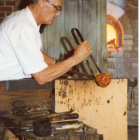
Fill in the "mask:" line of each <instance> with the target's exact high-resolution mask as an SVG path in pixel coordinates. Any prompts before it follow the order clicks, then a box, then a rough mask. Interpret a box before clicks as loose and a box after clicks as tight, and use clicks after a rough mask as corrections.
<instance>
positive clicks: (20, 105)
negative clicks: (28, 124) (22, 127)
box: [12, 100, 48, 116]
mask: <svg viewBox="0 0 140 140" xmlns="http://www.w3.org/2000/svg"><path fill="white" fill-rule="evenodd" d="M13 107H14V109H13V110H12V113H13V114H14V115H19V116H22V115H28V114H29V113H32V114H38V113H39V114H42V113H45V114H47V113H48V109H47V108H42V107H37V108H31V107H29V106H26V105H25V103H24V101H22V100H16V101H14V102H13Z"/></svg>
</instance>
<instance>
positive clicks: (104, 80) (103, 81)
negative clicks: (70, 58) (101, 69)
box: [95, 73, 111, 87]
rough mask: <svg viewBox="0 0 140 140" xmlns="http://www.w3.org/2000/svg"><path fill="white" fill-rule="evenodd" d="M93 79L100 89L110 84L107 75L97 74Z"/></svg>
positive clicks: (109, 78)
mask: <svg viewBox="0 0 140 140" xmlns="http://www.w3.org/2000/svg"><path fill="white" fill-rule="evenodd" d="M95 78H96V81H97V83H98V85H99V86H100V87H106V86H108V85H109V84H110V83H111V77H110V75H109V74H108V73H101V74H97V75H96V76H95Z"/></svg>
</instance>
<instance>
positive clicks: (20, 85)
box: [5, 79, 54, 91]
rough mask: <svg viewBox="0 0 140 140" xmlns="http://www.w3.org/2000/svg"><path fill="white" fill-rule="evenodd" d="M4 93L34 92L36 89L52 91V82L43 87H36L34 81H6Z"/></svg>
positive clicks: (36, 84)
mask: <svg viewBox="0 0 140 140" xmlns="http://www.w3.org/2000/svg"><path fill="white" fill-rule="evenodd" d="M5 88H6V91H14V90H36V89H53V88H54V81H52V82H49V83H46V84H44V85H38V83H37V82H36V81H35V80H34V79H22V80H10V81H6V87H5Z"/></svg>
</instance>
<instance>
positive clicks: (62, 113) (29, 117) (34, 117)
mask: <svg viewBox="0 0 140 140" xmlns="http://www.w3.org/2000/svg"><path fill="white" fill-rule="evenodd" d="M73 111H74V110H72V109H71V110H70V111H66V112H60V113H56V112H54V113H48V114H46V113H42V114H35V115H32V114H31V115H30V114H29V115H27V116H26V117H27V119H36V118H43V117H49V118H50V117H56V116H61V115H66V114H71V113H72V112H73Z"/></svg>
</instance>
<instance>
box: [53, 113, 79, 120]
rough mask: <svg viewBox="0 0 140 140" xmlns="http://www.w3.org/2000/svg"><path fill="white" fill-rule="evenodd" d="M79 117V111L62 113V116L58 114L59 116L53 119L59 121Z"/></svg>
mask: <svg viewBox="0 0 140 140" xmlns="http://www.w3.org/2000/svg"><path fill="white" fill-rule="evenodd" d="M77 118H79V115H78V114H77V113H73V114H67V115H61V116H57V117H53V118H52V121H57V120H58V121H59V120H62V119H77Z"/></svg>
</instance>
